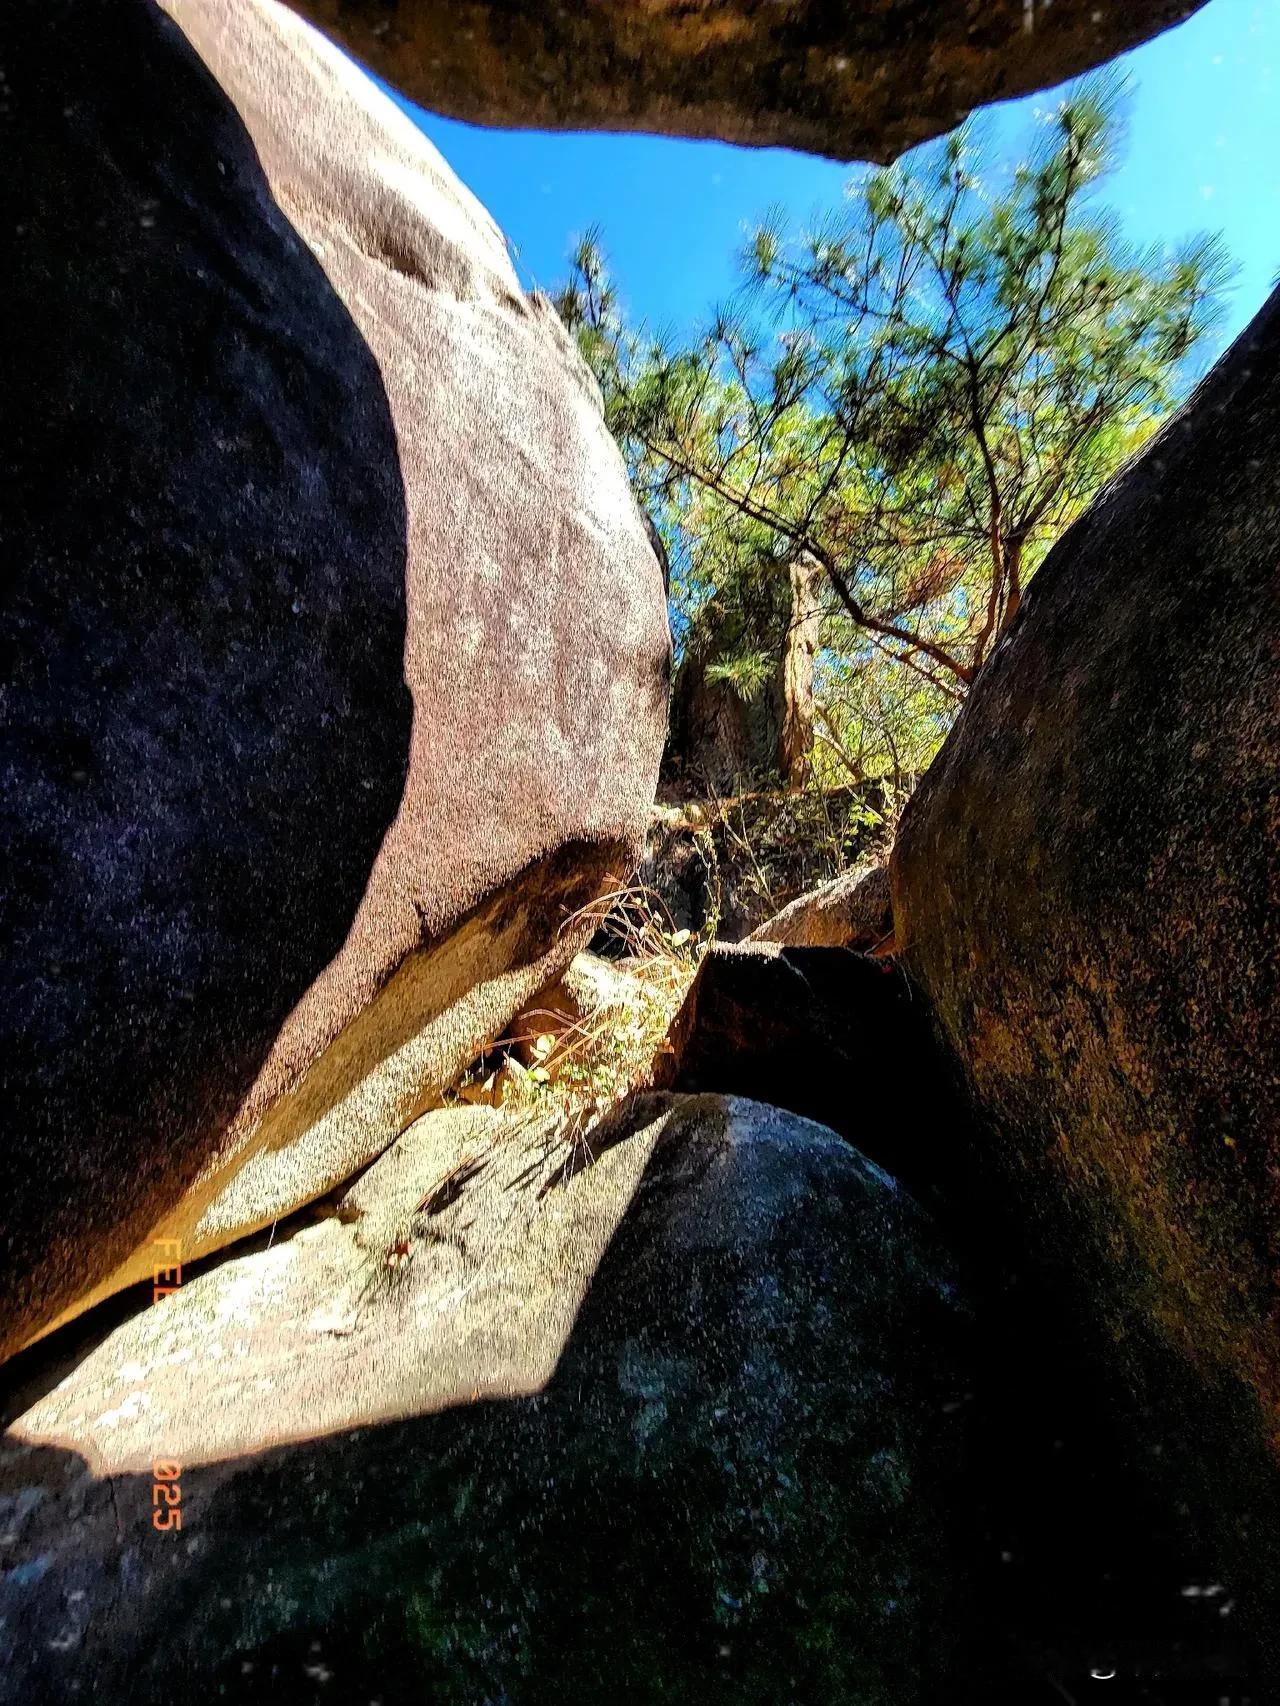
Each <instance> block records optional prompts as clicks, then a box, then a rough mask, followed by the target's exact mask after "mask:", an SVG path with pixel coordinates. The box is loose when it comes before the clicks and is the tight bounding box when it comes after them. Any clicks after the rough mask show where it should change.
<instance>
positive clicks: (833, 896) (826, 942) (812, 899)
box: [747, 865, 893, 953]
mask: <svg viewBox="0 0 1280 1706" xmlns="http://www.w3.org/2000/svg"><path fill="white" fill-rule="evenodd" d="M892 934H893V906H892V900H891V895H890V892H889V868H888V866H887V865H871V866H866V865H861V866H858V867H857V868H856V869H854V870H852V871H845V872H843V873H842V875H840V876H838V877H836V878H834V879H833V880H832V881H831V882H829V883H824V884H823V885H822V887H821V888H819V889H811V890H810V891H809V893H808V894H802V895H798V896H797V897H796V899H795V900H793V901H792V902H791V904H790V905H789V906H784V907H783V909H782V911H781V912H779V913H776V914H775V915H774V916H773V917H772V918H770V919H769V920H768V922H767V923H764V924H761V925H759V926H757V928H756V929H754V930H753V931H752V932H751V934H750V936H748V937H747V940H748V941H749V942H780V943H782V944H784V945H785V946H787V947H793V948H856V949H857V950H858V951H859V952H862V953H866V952H867V951H868V950H869V949H871V948H876V947H879V946H880V944H881V943H883V942H885V941H887V940H888V938H889V937H890V936H892Z"/></svg>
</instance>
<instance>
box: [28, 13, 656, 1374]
mask: <svg viewBox="0 0 1280 1706" xmlns="http://www.w3.org/2000/svg"><path fill="white" fill-rule="evenodd" d="M168 11H169V12H170V13H171V14H172V16H167V15H166V13H165V11H162V10H161V9H160V8H159V7H158V6H156V5H154V4H152V3H150V0H109V3H108V0H84V3H77V4H74V5H73V4H71V3H70V0H48V3H46V0H38V3H36V0H31V3H25V0H24V3H19V4H16V5H14V6H11V7H9V8H8V10H7V12H6V16H5V32H4V33H5V54H6V59H5V73H6V77H7V79H8V83H7V93H6V102H5V110H4V114H3V117H2V122H3V127H4V128H3V134H4V138H5V147H6V158H7V160H8V163H9V164H8V179H9V187H10V192H11V194H10V205H11V208H12V212H11V215H10V217H11V219H12V224H13V231H12V237H13V252H12V259H11V262H10V264H9V266H8V267H7V269H6V291H7V311H8V314H9V317H10V319H11V322H12V323H13V324H14V325H15V326H18V325H20V326H21V328H22V335H21V337H20V338H18V339H16V340H15V344H14V352H13V354H14V360H13V364H12V370H11V371H10V372H9V374H8V375H7V377H6V393H7V402H8V405H9V407H8V409H7V411H6V421H7V422H8V423H9V424H8V426H7V427H6V436H5V442H4V446H3V456H4V461H5V465H6V472H7V473H8V474H9V476H10V487H11V490H12V492H13V494H14V500H13V503H12V506H11V507H10V508H9V510H8V512H7V515H6V542H7V556H6V570H5V574H6V579H5V588H4V595H3V611H2V612H0V622H2V624H3V652H4V659H5V688H4V692H5V703H4V712H5V723H6V744H5V748H4V753H3V759H2V763H3V774H2V776H0V782H2V789H0V793H2V804H0V862H2V863H3V865H4V869H5V886H6V896H5V901H6V931H7V932H8V934H7V937H6V954H5V976H4V979H3V982H2V984H0V1055H3V1059H4V1062H5V1070H4V1075H3V1076H4V1102H3V1106H2V1107H0V1124H2V1125H3V1129H4V1134H5V1138H4V1159H3V1163H2V1166H3V1181H2V1182H3V1192H2V1193H0V1255H2V1257H3V1259H2V1260H0V1354H2V1353H3V1352H6V1351H10V1350H12V1349H14V1348H15V1347H16V1346H17V1345H20V1344H21V1343H22V1342H23V1341H24V1340H25V1339H27V1338H28V1337H30V1336H31V1334H33V1333H34V1332H36V1331H38V1330H40V1329H42V1328H45V1327H46V1326H48V1325H49V1324H50V1323H51V1322H52V1321H53V1320H55V1319H56V1318H57V1317H59V1316H60V1315H61V1314H62V1313H63V1312H65V1311H67V1310H69V1309H75V1308H78V1307H81V1306H83V1304H84V1303H85V1302H86V1301H87V1300H89V1299H91V1298H92V1297H93V1296H94V1295H96V1294H98V1293H100V1292H101V1291H102V1290H110V1289H113V1288H115V1287H117V1286H119V1285H121V1284H123V1283H124V1282H125V1281H127V1280H128V1279H130V1278H134V1277H137V1276H138V1275H139V1274H142V1273H145V1272H146V1271H147V1269H148V1267H149V1265H150V1256H149V1254H148V1250H147V1247H146V1246H147V1240H148V1238H149V1237H150V1236H151V1235H152V1234H153V1233H155V1232H158V1231H159V1232H163V1233H165V1234H167V1235H169V1236H172V1237H176V1238H178V1239H180V1240H181V1242H182V1245H183V1248H184V1250H185V1251H186V1253H187V1255H188V1257H189V1258H190V1257H194V1256H195V1255H196V1254H198V1253H199V1252H200V1251H201V1250H207V1249H210V1248H213V1247H215V1246H217V1245H219V1244H222V1243H225V1242H227V1241H228V1240H229V1239H230V1238H232V1237H234V1236H236V1235H237V1234H239V1233H242V1232H244V1231H246V1230H248V1229H251V1228H253V1227H255V1226H260V1225H264V1224H266V1223H268V1222H269V1221H271V1220H272V1219H274V1218H276V1217H278V1216H280V1215H282V1214H286V1213H288V1212H289V1210H290V1209H292V1208H294V1207H296V1206H297V1205H298V1204H299V1203H301V1202H304V1201H306V1200H307V1199H308V1198H309V1197H311V1196H314V1195H315V1194H316V1193H318V1192H320V1191H323V1190H325V1189H327V1188H329V1187H330V1186H332V1185H333V1184H335V1183H337V1182H338V1181H340V1180H342V1179H344V1178H346V1177H349V1176H350V1174H351V1173H352V1171H353V1170H354V1169H356V1168H357V1167H359V1166H360V1165H362V1164H363V1163H364V1162H367V1161H368V1160H369V1159H371V1157H372V1156H373V1155H374V1154H376V1153H377V1152H378V1150H379V1148H381V1147H382V1146H384V1145H385V1144H386V1143H387V1142H389V1141H390V1140H391V1138H392V1137H394V1136H395V1134H396V1133H397V1132H398V1131H399V1130H401V1129H403V1127H404V1125H405V1124H406V1123H407V1122H408V1120H410V1119H412V1118H413V1117H414V1115H415V1114H417V1113H418V1112H420V1111H421V1110H422V1108H423V1107H424V1106H426V1105H428V1104H429V1102H430V1100H431V1098H432V1097H433V1095H434V1094H435V1093H436V1091H437V1090H438V1089H439V1088H440V1086H441V1085H442V1084H443V1083H445V1082H447V1081H448V1080H449V1079H450V1078H451V1077H452V1076H453V1075H454V1074H456V1072H457V1071H458V1069H459V1068H460V1067H462V1066H463V1065H464V1064H465V1063H466V1062H467V1061H468V1060H469V1059H471V1058H473V1057H474V1055H475V1054H476V1052H477V1050H478V1048H479V1047H480V1046H481V1045H482V1044H483V1043H484V1042H485V1041H486V1040H487V1039H489V1038H491V1037H492V1036H493V1035H495V1034H496V1033H497V1032H498V1031H500V1030H501V1028H502V1026H503V1025H504V1024H505V1022H506V1020H507V1018H508V1017H509V1016H510V1014H511V1013H512V1012H513V1011H515V1009H516V1008H517V1007H518V1006H519V1005H520V1004H521V1002H522V1001H524V1000H526V999H527V998H528V997H529V996H530V995H531V994H532V993H533V992H534V991H535V990H536V989H537V988H539V987H541V986H542V985H543V984H545V983H546V982H547V981H548V980H549V978H551V977H552V976H554V974H555V973H556V971H557V970H558V969H559V968H560V966H562V965H563V964H564V963H565V962H566V961H567V960H568V958H569V957H570V956H571V954H572V953H573V952H574V950H575V948H576V947H578V946H579V945H580V944H581V942H582V940H583V938H584V937H585V935H586V934H587V933H588V929H589V927H587V926H584V927H582V928H578V927H577V926H576V925H575V924H573V923H572V922H570V920H571V918H572V915H574V914H575V913H576V911H577V909H578V908H579V907H581V906H582V905H583V903H584V902H586V901H588V900H590V899H591V898H592V897H593V896H594V895H595V894H596V893H597V892H598V891H599V888H600V886H601V884H602V883H603V882H604V881H605V880H606V878H607V877H608V876H609V874H611V873H614V874H616V873H617V872H618V871H619V870H620V869H621V868H622V867H624V866H625V865H626V864H627V863H628V861H629V860H630V858H631V856H632V854H633V852H634V851H635V847H636V844H637V842H638V840H639V837H640V836H641V834H642V832H643V827H644V822H645V816H646V811H647V808H648V805H649V803H650V801H651V799H652V794H653V788H654V783H655V778H656V772H657V765H658V759H659V754H660V751H661V746H662V738H663V730H664V724H665V700H666V695H665V673H666V667H667V650H668V637H667V627H666V613H665V604H664V598H663V587H662V578H661V573H660V570H659V566H658V563H657V561H656V559H655V556H654V553H653V550H652V548H651V546H650V544H649V541H648V538H647V535H646V532H645V527H644V525H643V523H642V521H641V518H640V516H639V515H638V513H637V511H636V508H635V505H634V503H633V501H632V499H631V496H630V493H629V490H628V486H627V481H626V477H625V472H624V469H623V466H622V462H621V459H620V457H619V455H618V453H617V451H616V449H615V448H614V446H613V444H612V442H611V440H610V439H609V436H608V434H607V433H606V431H605V427H604V424H603V421H602V418H601V411H600V405H599V399H598V396H597V393H596V391H595V387H594V385H593V382H592V381H591V380H590V378H589V376H588V375H587V373H586V370H585V368H584V367H583V365H582V364H581V362H580V361H579V359H578V357H577V354H576V352H575V350H574V349H573V347H572V345H571V344H570V341H569V339H568V338H567V336H566V335H565V333H564V332H563V330H562V329H561V327H560V325H559V323H558V321H557V320H556V319H555V317H554V315H553V314H552V313H551V311H550V310H549V308H548V307H547V306H546V304H545V303H543V302H541V301H540V300H538V299H535V298H530V297H527V296H525V295H524V294H523V293H522V292H521V290H520V288H519V286H518V283H517V281H516V278H515V274H514V272H513V270H512V267H511V263H510V261H509V259H508V257H507V254H506V250H505V247H504V244H503V240H502V237H501V235H500V233H499V232H498V231H497V230H496V228H495V227H494V225H493V223H492V221H491V220H490V219H489V217H488V216H487V214H486V213H485V212H484V210H483V208H481V207H480V206H479V205H478V204H477V203H476V202H475V200H474V199H473V198H472V197H471V196H470V194H469V193H468V192H467V191H466V190H465V189H464V188H463V187H462V186H461V185H460V184H459V183H458V181H457V180H456V179H455V178H454V177H453V176H452V174H451V173H450V171H449V169H448V167H447V166H446V165H445V163H444V162H443V161H442V160H441V158H440V156H439V155H438V154H437V153H436V152H435V150H434V149H433V148H432V147H431V146H430V144H429V143H427V142H426V141H425V139H424V138H423V137H422V136H421V135H420V133H419V132H418V131H417V130H416V128H415V127H414V126H413V125H412V124H411V123H410V122H409V120H408V119H406V118H405V117H404V115H403V114H402V113H400V112H399V110H398V109H397V108H396V107H395V105H394V104H393V103H392V102H390V101H389V100H388V99H386V98H385V97H384V96H383V95H382V94H381V93H380V92H379V91H378V90H377V89H376V88H375V87H374V86H373V85H372V84H371V83H370V82H369V81H368V80H367V79H366V78H365V77H364V76H363V75H362V74H361V73H360V72H359V71H357V70H356V68H355V67H354V66H353V65H352V64H351V63H350V62H349V61H347V60H346V59H345V58H344V57H343V56H342V55H341V54H340V53H339V52H338V51H337V50H336V49H335V48H333V47H332V46H331V45H330V44H329V43H328V42H326V41H325V40H324V39H323V38H322V37H320V36H319V35H318V34H316V33H315V32H314V31H312V30H311V29H310V28H309V27H308V26H307V25H306V24H304V23H303V22H302V21H301V20H300V19H298V18H297V17H296V16H295V15H294V14H293V13H292V12H289V11H287V10H285V9H284V8H282V7H278V6H275V5H272V4H270V3H269V0H243V3H238V4H236V5H235V6H224V5H222V4H220V3H217V0H173V4H172V5H171V6H170V7H169V8H168Z"/></svg>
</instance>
